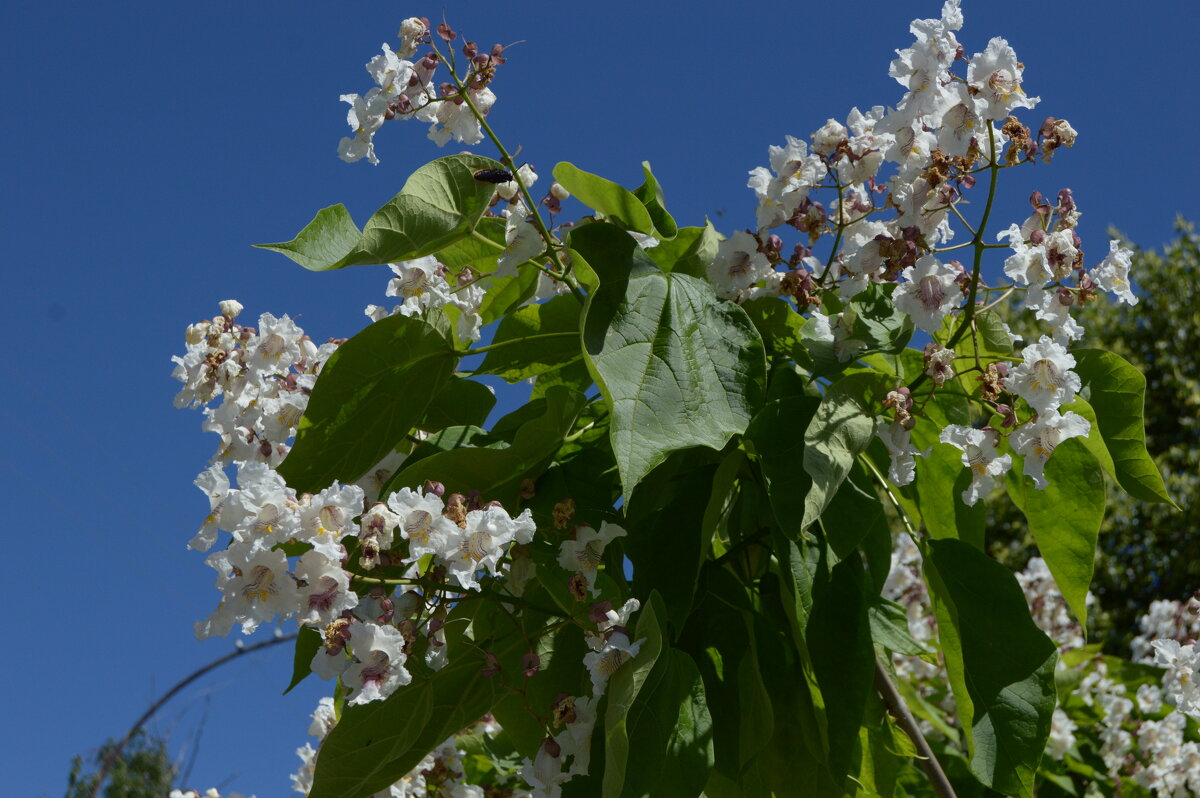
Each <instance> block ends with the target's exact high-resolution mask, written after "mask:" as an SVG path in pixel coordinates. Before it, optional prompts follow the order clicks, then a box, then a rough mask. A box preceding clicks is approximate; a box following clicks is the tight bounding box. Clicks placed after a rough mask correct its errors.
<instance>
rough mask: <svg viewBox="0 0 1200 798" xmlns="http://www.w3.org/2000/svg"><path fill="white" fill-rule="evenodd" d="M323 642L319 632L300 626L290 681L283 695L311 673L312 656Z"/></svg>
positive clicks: (309, 627)
mask: <svg viewBox="0 0 1200 798" xmlns="http://www.w3.org/2000/svg"><path fill="white" fill-rule="evenodd" d="M323 642H324V640H323V638H322V637H321V633H320V632H318V631H317V630H316V629H314V628H313V627H311V626H301V627H300V631H299V633H298V634H297V635H296V655H295V657H294V658H293V660H292V681H291V682H289V683H288V686H287V689H286V690H284V691H283V694H284V695H287V694H288V693H290V692H292V688H293V687H295V686H296V685H298V684H300V682H302V681H304V679H305V678H306V677H307V676H308V674H310V673H312V661H313V657H315V656H316V655H317V649H319V648H320V647H321V644H322V643H323Z"/></svg>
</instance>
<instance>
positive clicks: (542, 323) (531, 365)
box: [476, 294, 583, 382]
mask: <svg viewBox="0 0 1200 798" xmlns="http://www.w3.org/2000/svg"><path fill="white" fill-rule="evenodd" d="M581 312H582V307H581V306H580V304H579V300H578V299H577V298H576V297H575V296H574V295H572V294H563V295H562V296H557V297H554V298H553V299H551V300H550V301H548V302H540V303H538V304H536V305H529V306H527V307H523V308H521V309H520V310H518V311H516V312H515V313H512V314H510V315H508V316H506V317H505V318H504V320H503V321H501V322H500V326H499V327H497V328H496V335H495V337H494V338H493V339H492V343H491V345H492V346H497V345H499V344H503V346H500V347H499V348H497V349H493V350H491V351H490V352H488V353H487V354H486V355H485V356H484V358H483V363H482V364H480V366H479V368H478V369H477V370H476V373H477V374H495V375H496V376H497V377H502V378H503V379H505V380H507V381H508V382H519V381H521V380H525V379H529V378H530V377H533V376H536V375H538V374H544V373H546V372H547V371H554V370H555V369H559V368H562V367H563V366H565V365H567V364H568V363H571V362H572V361H574V360H576V359H578V358H580V357H582V356H583V349H582V347H581V346H580V344H579V317H580V313H581Z"/></svg>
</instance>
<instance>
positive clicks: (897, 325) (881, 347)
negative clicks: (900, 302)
mask: <svg viewBox="0 0 1200 798" xmlns="http://www.w3.org/2000/svg"><path fill="white" fill-rule="evenodd" d="M896 288H897V286H896V284H895V283H871V285H870V286H869V287H868V288H867V290H866V291H863V292H862V293H861V294H859V295H858V296H856V297H854V299H852V300H851V301H850V303H849V306H848V307H849V309H851V310H852V311H853V312H854V326H853V327H852V328H851V332H850V337H851V338H854V339H856V340H859V341H862V342H863V343H864V344H866V345H867V348H866V349H865V350H863V351H864V353H865V352H889V353H896V352H899V351H900V350H902V349H904V347H905V346H906V345H907V344H908V341H909V339H910V338H912V334H913V330H914V327H913V321H912V318H911V317H910V316H909V315H908V314H907V313H905V312H904V311H902V310H900V309H899V308H897V307H896V303H895V302H893V301H892V294H893V293H895V291H896Z"/></svg>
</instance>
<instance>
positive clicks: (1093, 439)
mask: <svg viewBox="0 0 1200 798" xmlns="http://www.w3.org/2000/svg"><path fill="white" fill-rule="evenodd" d="M1068 411H1069V412H1072V413H1077V414H1078V415H1080V416H1082V417H1083V418H1085V419H1086V420H1087V423H1088V424H1090V425H1091V428H1090V429H1088V434H1087V435H1086V436H1084V437H1081V438H1077V439H1076V440H1078V441H1079V442H1080V443H1082V444H1083V445H1084V446H1086V447H1087V450H1088V451H1089V452H1091V453H1092V457H1095V458H1096V462H1098V463H1099V464H1100V467H1101V468H1103V469H1104V473H1106V474H1108V475H1109V476H1110V477H1112V478H1113V479H1116V478H1117V466H1116V464H1115V463H1114V462H1113V459H1112V455H1111V454H1109V451H1108V447H1107V446H1105V445H1104V436H1103V435H1101V434H1100V422H1099V421H1098V420H1097V419H1096V411H1095V410H1093V409H1092V406H1091V405H1090V404H1088V401H1087V400H1086V399H1084V398H1083V397H1082V396H1078V395H1077V396H1076V397H1075V400H1074V401H1073V402H1071V403H1070V404H1065V405H1063V406H1062V407H1060V408H1059V412H1060V413H1063V414H1064V415H1065V414H1066V413H1067V412H1068Z"/></svg>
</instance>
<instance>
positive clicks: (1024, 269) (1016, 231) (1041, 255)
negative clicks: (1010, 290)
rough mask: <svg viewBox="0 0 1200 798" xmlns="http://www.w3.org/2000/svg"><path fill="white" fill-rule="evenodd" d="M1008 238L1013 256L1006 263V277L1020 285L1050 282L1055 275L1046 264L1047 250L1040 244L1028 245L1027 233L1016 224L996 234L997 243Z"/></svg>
mask: <svg viewBox="0 0 1200 798" xmlns="http://www.w3.org/2000/svg"><path fill="white" fill-rule="evenodd" d="M1006 238H1007V239H1008V245H1009V246H1010V247H1012V249H1013V254H1012V255H1009V256H1008V258H1007V259H1005V261H1004V274H1005V276H1007V277H1008V279H1010V280H1012V281H1013V282H1015V283H1018V284H1020V285H1042V284H1043V283H1046V282H1049V281H1050V279H1051V277H1052V276H1053V275H1052V273H1051V271H1050V266H1049V264H1048V263H1047V262H1046V248H1045V247H1044V246H1042V245H1040V244H1038V245H1029V244H1026V243H1025V233H1024V232H1023V231H1022V230H1021V228H1019V227H1017V226H1016V225H1015V224H1014V225H1009V228H1008V229H1007V230H1001V231H1000V232H999V233H997V234H996V240H997V241H1002V240H1004V239H1006Z"/></svg>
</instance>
